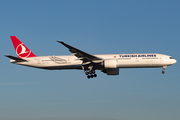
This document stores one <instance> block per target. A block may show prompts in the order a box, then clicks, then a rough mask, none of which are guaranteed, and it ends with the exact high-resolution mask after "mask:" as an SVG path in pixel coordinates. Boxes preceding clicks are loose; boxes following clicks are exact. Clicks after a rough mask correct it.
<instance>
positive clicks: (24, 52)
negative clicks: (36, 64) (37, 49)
mask: <svg viewBox="0 0 180 120" xmlns="http://www.w3.org/2000/svg"><path fill="white" fill-rule="evenodd" d="M10 38H11V41H12V43H13V45H14V49H15V51H16V54H17V56H18V58H28V57H36V55H35V54H34V53H33V52H31V51H30V50H29V49H28V48H27V47H26V46H25V45H24V44H23V43H22V42H21V41H20V40H19V39H18V38H17V37H16V36H10Z"/></svg>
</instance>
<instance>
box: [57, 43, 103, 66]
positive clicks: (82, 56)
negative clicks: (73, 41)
mask: <svg viewBox="0 0 180 120" xmlns="http://www.w3.org/2000/svg"><path fill="white" fill-rule="evenodd" d="M57 42H59V43H61V44H62V45H64V46H65V47H67V48H68V49H69V51H70V52H71V53H72V54H73V55H75V56H76V57H77V58H79V59H80V60H82V61H83V63H85V62H92V61H102V60H103V59H102V58H99V57H96V56H94V55H91V54H89V53H86V52H84V51H82V50H79V49H77V48H75V47H72V46H70V45H68V44H66V43H64V42H62V41H58V40H57Z"/></svg>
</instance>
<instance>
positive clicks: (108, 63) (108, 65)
mask: <svg viewBox="0 0 180 120" xmlns="http://www.w3.org/2000/svg"><path fill="white" fill-rule="evenodd" d="M104 68H117V60H116V59H112V60H104Z"/></svg>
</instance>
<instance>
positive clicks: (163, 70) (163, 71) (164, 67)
mask: <svg viewBox="0 0 180 120" xmlns="http://www.w3.org/2000/svg"><path fill="white" fill-rule="evenodd" d="M166 68H167V66H163V69H162V74H164V73H165V69H166Z"/></svg>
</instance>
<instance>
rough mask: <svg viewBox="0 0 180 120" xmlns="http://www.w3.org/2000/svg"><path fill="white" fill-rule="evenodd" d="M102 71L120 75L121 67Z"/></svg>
mask: <svg viewBox="0 0 180 120" xmlns="http://www.w3.org/2000/svg"><path fill="white" fill-rule="evenodd" d="M102 72H103V73H106V74H107V75H119V68H114V69H105V70H102Z"/></svg>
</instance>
